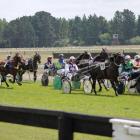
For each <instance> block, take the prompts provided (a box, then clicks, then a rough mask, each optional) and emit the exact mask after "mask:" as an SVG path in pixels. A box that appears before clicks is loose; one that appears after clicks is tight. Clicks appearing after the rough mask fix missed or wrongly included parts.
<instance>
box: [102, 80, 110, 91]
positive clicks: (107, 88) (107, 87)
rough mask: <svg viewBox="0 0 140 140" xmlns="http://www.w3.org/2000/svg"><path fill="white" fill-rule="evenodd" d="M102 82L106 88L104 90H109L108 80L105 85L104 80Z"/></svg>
mask: <svg viewBox="0 0 140 140" xmlns="http://www.w3.org/2000/svg"><path fill="white" fill-rule="evenodd" d="M102 83H103V85H104V88H105V89H106V91H109V86H108V81H107V86H106V85H105V80H102Z"/></svg>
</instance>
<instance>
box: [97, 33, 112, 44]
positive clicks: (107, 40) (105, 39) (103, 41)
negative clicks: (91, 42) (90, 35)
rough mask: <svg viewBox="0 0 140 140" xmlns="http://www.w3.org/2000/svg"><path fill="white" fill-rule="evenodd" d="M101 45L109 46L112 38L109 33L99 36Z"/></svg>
mask: <svg viewBox="0 0 140 140" xmlns="http://www.w3.org/2000/svg"><path fill="white" fill-rule="evenodd" d="M99 38H100V42H101V45H110V44H111V41H112V37H111V35H110V34H109V33H103V34H100V36H99Z"/></svg>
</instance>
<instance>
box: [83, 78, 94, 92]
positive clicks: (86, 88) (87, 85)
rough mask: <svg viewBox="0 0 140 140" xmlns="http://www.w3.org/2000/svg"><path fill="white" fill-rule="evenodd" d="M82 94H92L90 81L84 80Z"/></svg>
mask: <svg viewBox="0 0 140 140" xmlns="http://www.w3.org/2000/svg"><path fill="white" fill-rule="evenodd" d="M83 88H84V93H86V94H89V93H91V92H92V83H91V81H90V80H88V79H86V80H84V82H83Z"/></svg>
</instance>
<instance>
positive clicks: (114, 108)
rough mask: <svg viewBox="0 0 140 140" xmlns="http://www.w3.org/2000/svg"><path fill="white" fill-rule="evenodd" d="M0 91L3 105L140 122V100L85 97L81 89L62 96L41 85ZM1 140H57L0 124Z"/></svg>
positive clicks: (51, 134)
mask: <svg viewBox="0 0 140 140" xmlns="http://www.w3.org/2000/svg"><path fill="white" fill-rule="evenodd" d="M10 87H11V88H4V85H3V86H1V87H0V96H1V98H0V104H2V105H10V106H22V107H30V108H41V109H49V110H63V111H67V112H76V113H77V112H78V113H84V114H91V115H101V116H102V115H103V116H112V117H121V118H133V119H139V118H140V108H139V106H140V96H138V95H121V96H119V97H116V96H115V95H114V93H113V91H112V90H111V91H109V92H105V91H103V92H102V93H99V95H98V96H95V95H94V94H92V95H84V94H83V91H82V89H80V90H77V91H73V92H72V94H62V91H61V90H54V89H53V87H52V85H50V86H49V87H42V86H41V84H40V82H37V83H35V84H34V83H32V82H24V83H23V85H22V86H21V87H19V86H17V85H16V84H15V85H11V86H10ZM0 131H1V133H0V139H2V140H9V137H10V140H46V139H47V140H57V131H54V130H49V129H43V128H34V127H27V126H21V125H11V124H7V123H0ZM93 139H96V140H110V138H105V137H95V136H91V135H85V134H75V140H93Z"/></svg>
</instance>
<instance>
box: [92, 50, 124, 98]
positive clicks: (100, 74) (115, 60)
mask: <svg viewBox="0 0 140 140" xmlns="http://www.w3.org/2000/svg"><path fill="white" fill-rule="evenodd" d="M122 63H124V56H122V55H121V54H120V53H117V54H114V55H113V56H112V57H110V59H109V62H106V63H105V67H104V69H103V70H101V67H100V64H99V65H98V64H97V65H96V67H94V68H93V69H92V70H91V71H90V74H91V79H92V81H93V84H92V87H93V90H94V93H95V94H97V92H96V89H95V85H96V80H102V79H108V80H110V82H111V85H112V87H113V89H114V91H115V95H116V96H118V93H117V88H116V86H117V85H118V84H119V82H118V76H119V71H118V69H119V65H120V64H122Z"/></svg>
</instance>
